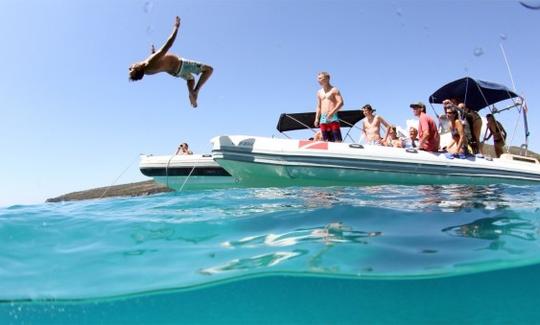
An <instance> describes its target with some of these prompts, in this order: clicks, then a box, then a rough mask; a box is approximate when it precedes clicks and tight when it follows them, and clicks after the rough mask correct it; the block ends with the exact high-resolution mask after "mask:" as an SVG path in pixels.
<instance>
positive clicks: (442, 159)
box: [212, 136, 540, 187]
mask: <svg viewBox="0 0 540 325" xmlns="http://www.w3.org/2000/svg"><path fill="white" fill-rule="evenodd" d="M212 143H213V150H212V153H213V156H214V159H215V160H216V161H217V162H218V163H219V164H220V165H221V166H222V167H223V168H224V169H225V170H226V171H227V172H229V173H230V174H231V175H232V176H233V177H235V178H237V179H238V181H239V182H240V184H241V185H243V186H255V187H266V186H306V185H307V186H310V185H313V186H335V185H375V184H497V183H512V184H530V183H539V182H540V164H538V162H537V161H536V160H533V159H531V160H529V159H525V158H521V157H515V156H512V155H504V156H503V157H501V158H500V159H484V158H477V157H468V158H467V159H457V158H456V159H449V158H447V157H446V155H445V154H442V153H429V152H425V151H417V150H414V151H407V150H405V149H401V148H389V147H382V146H371V145H363V146H360V145H355V144H347V143H327V142H313V141H306V140H292V139H273V138H265V137H250V136H221V137H216V138H214V139H212ZM524 159H525V160H526V161H522V160H524Z"/></svg>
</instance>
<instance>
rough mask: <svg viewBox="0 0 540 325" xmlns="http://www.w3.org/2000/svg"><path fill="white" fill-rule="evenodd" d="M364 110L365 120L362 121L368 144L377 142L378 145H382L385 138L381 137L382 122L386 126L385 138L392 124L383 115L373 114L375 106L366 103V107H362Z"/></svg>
mask: <svg viewBox="0 0 540 325" xmlns="http://www.w3.org/2000/svg"><path fill="white" fill-rule="evenodd" d="M362 110H363V111H364V116H365V118H364V122H363V123H362V133H363V134H364V139H365V141H366V143H367V144H376V145H382V144H383V138H382V137H381V124H382V125H384V127H385V128H386V130H387V132H386V136H385V137H384V138H385V139H386V138H387V136H388V129H389V128H390V124H389V123H388V122H386V120H385V119H384V118H382V116H378V115H374V114H373V107H371V105H369V104H366V105H364V107H362Z"/></svg>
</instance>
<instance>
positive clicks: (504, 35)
mask: <svg viewBox="0 0 540 325" xmlns="http://www.w3.org/2000/svg"><path fill="white" fill-rule="evenodd" d="M499 38H500V39H501V40H503V41H506V39H507V38H508V36H507V35H506V34H504V33H500V34H499Z"/></svg>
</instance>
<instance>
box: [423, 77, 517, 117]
mask: <svg viewBox="0 0 540 325" xmlns="http://www.w3.org/2000/svg"><path fill="white" fill-rule="evenodd" d="M514 97H519V96H518V95H516V94H515V93H514V92H512V91H511V90H510V89H508V88H506V87H505V86H503V85H499V84H496V83H493V82H488V81H482V80H478V79H473V78H470V77H465V78H462V79H458V80H456V81H452V82H451V83H448V84H446V85H444V86H442V87H441V88H439V90H437V91H436V92H434V93H433V95H431V96H429V102H430V103H435V104H441V103H442V102H443V100H445V99H452V98H457V99H458V100H459V101H460V102H462V103H464V104H465V106H467V107H468V108H470V109H472V110H475V111H479V110H481V109H482V108H484V107H486V106H489V105H491V104H495V103H497V102H500V101H501V100H505V99H510V98H514Z"/></svg>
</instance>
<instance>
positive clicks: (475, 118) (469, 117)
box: [458, 103, 482, 154]
mask: <svg viewBox="0 0 540 325" xmlns="http://www.w3.org/2000/svg"><path fill="white" fill-rule="evenodd" d="M458 108H459V109H461V110H463V112H464V113H465V120H466V121H467V126H468V127H469V128H470V134H471V137H470V139H469V140H470V141H469V144H470V146H471V149H472V152H473V153H474V154H477V153H480V132H481V131H482V118H481V117H480V115H479V114H478V112H476V111H474V110H472V109H470V108H468V107H467V106H465V104H463V103H460V104H458Z"/></svg>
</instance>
